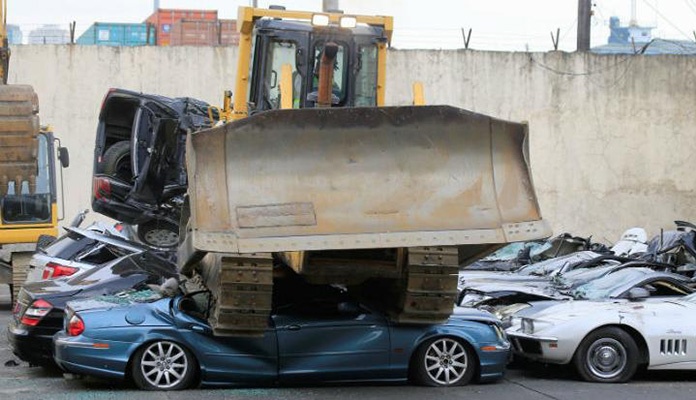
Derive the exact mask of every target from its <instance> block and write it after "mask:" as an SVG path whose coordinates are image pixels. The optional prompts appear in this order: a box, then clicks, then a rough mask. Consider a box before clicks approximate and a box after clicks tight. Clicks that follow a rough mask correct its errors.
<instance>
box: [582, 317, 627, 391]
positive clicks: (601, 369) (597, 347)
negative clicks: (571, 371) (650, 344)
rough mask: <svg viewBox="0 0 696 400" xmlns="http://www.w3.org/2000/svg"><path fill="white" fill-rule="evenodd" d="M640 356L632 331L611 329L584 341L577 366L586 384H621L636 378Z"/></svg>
mask: <svg viewBox="0 0 696 400" xmlns="http://www.w3.org/2000/svg"><path fill="white" fill-rule="evenodd" d="M639 355H640V352H639V350H638V345H637V344H636V341H635V340H633V338H632V337H631V335H629V334H628V332H626V331H624V330H623V329H620V328H616V327H607V328H601V329H597V330H595V331H593V332H591V333H590V334H589V335H587V336H586V337H585V338H584V339H583V340H582V342H581V343H580V346H578V349H577V351H576V352H575V356H574V357H573V363H574V364H575V368H576V369H577V371H578V374H580V376H581V377H582V378H583V379H584V380H586V381H589V382H602V383H618V382H626V381H628V380H630V379H631V378H632V377H633V375H634V374H635V373H636V370H637V369H638V357H639Z"/></svg>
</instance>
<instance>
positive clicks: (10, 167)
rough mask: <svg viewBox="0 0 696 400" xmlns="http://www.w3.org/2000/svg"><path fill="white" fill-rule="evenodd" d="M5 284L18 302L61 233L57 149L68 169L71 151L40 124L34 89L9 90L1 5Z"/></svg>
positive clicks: (1, 1)
mask: <svg viewBox="0 0 696 400" xmlns="http://www.w3.org/2000/svg"><path fill="white" fill-rule="evenodd" d="M0 43H1V46H0V78H1V80H2V82H1V84H0V283H5V284H9V285H10V287H11V288H12V294H13V297H14V296H15V295H16V294H17V292H18V291H19V288H20V286H21V285H22V284H23V283H24V281H25V279H26V272H27V267H28V265H29V259H30V258H31V255H32V253H33V252H34V251H35V249H36V246H37V244H38V245H42V244H45V243H47V242H49V241H50V240H51V239H52V238H55V236H56V235H57V232H58V207H57V202H56V198H57V194H56V191H57V186H56V179H55V177H56V165H55V158H56V150H57V152H58V154H57V156H58V158H59V160H60V162H61V166H63V167H67V166H68V163H69V160H68V152H67V149H65V148H64V147H60V146H58V147H57V148H56V142H57V141H58V139H56V138H54V136H53V132H52V131H51V129H50V128H48V127H41V125H40V124H39V116H38V112H39V102H38V96H37V95H36V93H35V92H34V89H33V88H32V87H31V86H29V85H8V84H7V80H8V70H9V61H10V48H9V44H8V35H7V2H6V1H5V0H0Z"/></svg>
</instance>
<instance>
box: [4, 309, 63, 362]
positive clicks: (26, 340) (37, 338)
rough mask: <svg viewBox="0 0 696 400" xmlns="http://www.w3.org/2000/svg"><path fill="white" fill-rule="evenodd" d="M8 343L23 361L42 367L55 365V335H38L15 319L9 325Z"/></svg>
mask: <svg viewBox="0 0 696 400" xmlns="http://www.w3.org/2000/svg"><path fill="white" fill-rule="evenodd" d="M54 333H55V332H54ZM7 341H8V342H9V344H10V349H11V350H12V353H14V355H16V356H17V357H19V359H21V360H22V361H26V362H28V363H30V364H36V365H42V366H52V365H54V363H53V356H52V353H53V333H51V334H44V335H41V334H36V333H35V332H33V331H32V330H31V329H27V328H26V327H25V326H23V325H21V324H19V323H17V322H16V321H15V320H14V319H13V320H12V321H11V322H10V323H9V324H8V325H7Z"/></svg>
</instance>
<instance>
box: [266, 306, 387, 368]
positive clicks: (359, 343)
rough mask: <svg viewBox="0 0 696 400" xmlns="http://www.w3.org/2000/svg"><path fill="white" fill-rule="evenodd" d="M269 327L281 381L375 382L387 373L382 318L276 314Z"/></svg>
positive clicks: (385, 324) (370, 315)
mask: <svg viewBox="0 0 696 400" xmlns="http://www.w3.org/2000/svg"><path fill="white" fill-rule="evenodd" d="M274 322H275V325H276V329H277V335H278V352H279V374H280V380H281V381H283V380H297V379H300V380H354V379H378V378H384V374H385V373H386V371H387V370H388V368H389V345H390V341H389V330H388V326H387V323H386V320H385V319H384V318H383V317H382V316H381V315H376V314H369V313H364V314H360V315H356V316H352V317H345V318H340V317H334V318H325V319H322V318H312V317H304V316H292V315H276V316H274Z"/></svg>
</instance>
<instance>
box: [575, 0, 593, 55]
mask: <svg viewBox="0 0 696 400" xmlns="http://www.w3.org/2000/svg"><path fill="white" fill-rule="evenodd" d="M591 13H592V0H578V50H577V51H590V15H591Z"/></svg>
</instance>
